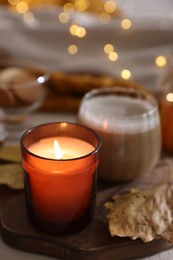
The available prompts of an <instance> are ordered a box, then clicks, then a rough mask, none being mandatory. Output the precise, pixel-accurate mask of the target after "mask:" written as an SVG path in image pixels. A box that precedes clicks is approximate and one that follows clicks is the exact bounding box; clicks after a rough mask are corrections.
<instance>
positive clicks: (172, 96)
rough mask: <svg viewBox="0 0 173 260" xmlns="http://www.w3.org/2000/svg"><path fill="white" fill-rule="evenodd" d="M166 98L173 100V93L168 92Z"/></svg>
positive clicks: (169, 100)
mask: <svg viewBox="0 0 173 260" xmlns="http://www.w3.org/2000/svg"><path fill="white" fill-rule="evenodd" d="M166 100H167V101H168V102H173V93H168V94H167V95H166Z"/></svg>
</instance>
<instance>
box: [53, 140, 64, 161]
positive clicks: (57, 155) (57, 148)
mask: <svg viewBox="0 0 173 260" xmlns="http://www.w3.org/2000/svg"><path fill="white" fill-rule="evenodd" d="M54 152H55V158H56V159H62V158H63V154H62V151H61V148H60V146H59V143H58V141H57V140H54Z"/></svg>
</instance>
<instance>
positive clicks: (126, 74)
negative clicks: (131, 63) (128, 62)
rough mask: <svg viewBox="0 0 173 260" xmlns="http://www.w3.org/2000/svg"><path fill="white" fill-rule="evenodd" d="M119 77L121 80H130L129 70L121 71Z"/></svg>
mask: <svg viewBox="0 0 173 260" xmlns="http://www.w3.org/2000/svg"><path fill="white" fill-rule="evenodd" d="M121 77H122V78H123V79H130V78H131V72H130V70H127V69H124V70H122V72H121Z"/></svg>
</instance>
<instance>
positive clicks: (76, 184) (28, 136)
mask: <svg viewBox="0 0 173 260" xmlns="http://www.w3.org/2000/svg"><path fill="white" fill-rule="evenodd" d="M57 141H58V143H59V146H60V149H61V156H59V157H58V156H57V155H56V153H55V150H54V149H55V148H54V144H53V143H55V142H57ZM100 147H101V139H100V137H99V136H98V135H97V134H96V133H95V132H94V131H93V130H91V129H89V128H87V127H84V126H80V125H78V124H73V123H66V122H59V123H50V124H43V125H39V126H36V127H34V128H31V129H29V130H28V131H27V132H25V133H24V135H23V136H22V138H21V153H22V165H23V168H24V171H25V193H26V205H27V212H28V216H29V220H30V221H31V222H32V224H33V225H34V226H35V227H37V228H40V229H41V230H43V231H46V232H50V233H56V234H66V233H67V234H68V233H72V232H75V231H78V230H80V229H81V228H83V227H85V226H86V225H87V224H89V223H90V221H91V220H92V217H93V213H94V208H95V200H96V186H97V167H98V162H99V150H100Z"/></svg>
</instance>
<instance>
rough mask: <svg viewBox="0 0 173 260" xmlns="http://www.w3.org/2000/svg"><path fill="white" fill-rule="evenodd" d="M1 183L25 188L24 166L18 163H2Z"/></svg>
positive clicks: (0, 169) (11, 186) (15, 187)
mask: <svg viewBox="0 0 173 260" xmlns="http://www.w3.org/2000/svg"><path fill="white" fill-rule="evenodd" d="M0 184H5V185H8V186H9V187H10V188H12V189H23V188H24V173H23V168H22V166H21V165H20V164H18V163H8V164H1V165H0Z"/></svg>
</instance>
